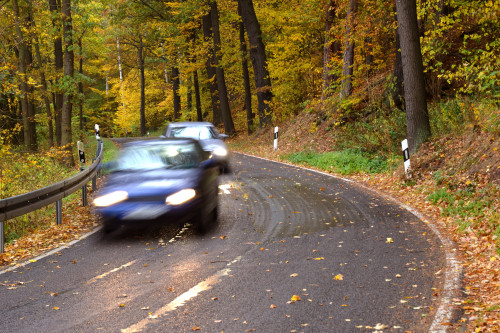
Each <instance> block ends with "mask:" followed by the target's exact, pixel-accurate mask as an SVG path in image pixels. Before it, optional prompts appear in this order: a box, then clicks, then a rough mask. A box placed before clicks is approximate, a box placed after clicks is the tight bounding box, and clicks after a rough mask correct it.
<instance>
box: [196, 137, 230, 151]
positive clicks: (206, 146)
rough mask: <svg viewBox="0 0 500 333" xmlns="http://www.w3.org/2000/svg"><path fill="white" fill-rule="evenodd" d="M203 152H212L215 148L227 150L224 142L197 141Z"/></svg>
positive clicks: (214, 140) (217, 140) (215, 140)
mask: <svg viewBox="0 0 500 333" xmlns="http://www.w3.org/2000/svg"><path fill="white" fill-rule="evenodd" d="M199 142H200V144H201V146H202V148H203V150H206V151H213V150H214V149H215V148H219V147H220V148H224V149H226V150H227V145H226V143H225V142H224V141H221V140H219V139H213V140H201V141H199Z"/></svg>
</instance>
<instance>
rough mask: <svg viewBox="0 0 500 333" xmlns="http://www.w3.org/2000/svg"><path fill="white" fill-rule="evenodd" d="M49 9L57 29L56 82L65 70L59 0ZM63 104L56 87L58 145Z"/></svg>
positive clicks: (55, 111) (50, 0) (55, 51)
mask: <svg viewBox="0 0 500 333" xmlns="http://www.w3.org/2000/svg"><path fill="white" fill-rule="evenodd" d="M49 9H50V12H51V14H52V27H53V28H54V30H55V31H56V35H55V36H54V65H55V69H56V82H57V81H59V80H60V78H61V76H62V72H63V66H64V60H63V49H62V38H61V36H62V32H61V31H60V30H59V28H58V27H59V20H60V13H59V9H60V5H59V4H58V3H57V0H49ZM62 106H63V94H62V92H61V89H60V88H58V87H57V88H56V91H55V103H54V118H55V128H56V143H57V145H58V146H60V145H61V113H62Z"/></svg>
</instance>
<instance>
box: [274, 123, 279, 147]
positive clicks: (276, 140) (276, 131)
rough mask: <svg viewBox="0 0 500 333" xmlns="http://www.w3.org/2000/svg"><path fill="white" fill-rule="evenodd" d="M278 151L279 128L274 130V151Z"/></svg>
mask: <svg viewBox="0 0 500 333" xmlns="http://www.w3.org/2000/svg"><path fill="white" fill-rule="evenodd" d="M276 149H278V126H276V127H275V128H274V150H276Z"/></svg>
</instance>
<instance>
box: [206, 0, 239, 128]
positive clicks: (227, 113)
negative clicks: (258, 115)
mask: <svg viewBox="0 0 500 333" xmlns="http://www.w3.org/2000/svg"><path fill="white" fill-rule="evenodd" d="M210 15H211V19H212V32H213V43H214V54H215V58H214V59H215V75H217V90H219V102H220V111H221V115H222V121H223V122H224V130H225V132H226V134H227V135H229V136H232V135H234V132H235V129H234V123H233V117H232V116H231V110H230V109H229V99H228V97H227V87H226V78H225V75H224V68H222V64H221V38H220V31H219V10H218V8H217V2H216V1H210Z"/></svg>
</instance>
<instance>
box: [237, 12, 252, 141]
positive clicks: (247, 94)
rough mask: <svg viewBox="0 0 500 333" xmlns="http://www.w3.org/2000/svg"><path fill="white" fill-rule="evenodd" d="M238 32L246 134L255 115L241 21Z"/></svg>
mask: <svg viewBox="0 0 500 333" xmlns="http://www.w3.org/2000/svg"><path fill="white" fill-rule="evenodd" d="M238 15H240V17H241V5H240V3H239V2H238ZM238 30H239V33H240V52H241V70H242V73H243V86H244V88H245V110H246V113H247V132H248V134H250V133H252V132H253V119H254V118H255V114H254V113H253V110H252V91H251V89H250V73H249V71H248V60H247V58H248V51H247V41H246V39H245V25H244V24H243V21H241V20H240V21H239V22H238Z"/></svg>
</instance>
